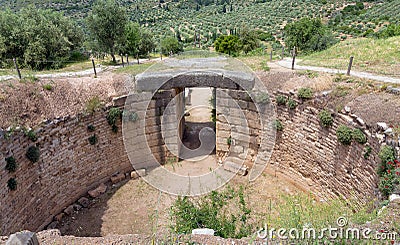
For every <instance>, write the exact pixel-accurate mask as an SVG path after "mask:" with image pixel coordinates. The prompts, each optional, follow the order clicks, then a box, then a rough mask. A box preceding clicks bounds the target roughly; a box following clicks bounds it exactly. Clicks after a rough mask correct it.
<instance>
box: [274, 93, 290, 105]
mask: <svg viewBox="0 0 400 245" xmlns="http://www.w3.org/2000/svg"><path fill="white" fill-rule="evenodd" d="M286 102H287V98H286V96H283V95H278V96H276V103H277V104H278V105H286Z"/></svg>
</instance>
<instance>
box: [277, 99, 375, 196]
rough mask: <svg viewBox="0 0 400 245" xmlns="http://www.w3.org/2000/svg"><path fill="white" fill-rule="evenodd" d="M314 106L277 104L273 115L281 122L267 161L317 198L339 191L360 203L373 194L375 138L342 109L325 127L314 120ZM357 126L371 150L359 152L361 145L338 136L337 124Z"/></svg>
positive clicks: (317, 111)
mask: <svg viewBox="0 0 400 245" xmlns="http://www.w3.org/2000/svg"><path fill="white" fill-rule="evenodd" d="M318 113H319V110H318V109H316V108H314V107H312V106H307V105H301V106H299V107H298V108H297V109H296V110H289V109H288V108H286V107H278V118H279V119H280V121H282V122H283V124H284V130H283V132H280V133H278V136H277V143H276V145H275V150H274V153H273V156H272V158H271V162H270V163H271V167H273V168H275V169H276V170H278V171H280V172H282V173H285V174H286V175H288V176H290V177H291V178H292V179H293V181H295V182H297V183H299V184H300V185H304V186H305V187H306V188H307V189H311V190H312V192H313V193H314V194H317V195H318V196H319V197H320V198H321V199H325V200H326V199H327V198H332V197H342V198H345V199H354V201H356V202H359V203H366V202H368V201H371V200H372V199H374V198H376V197H377V196H379V191H378V189H377V183H378V177H377V175H376V167H377V163H378V162H379V158H378V156H377V152H379V148H380V144H379V140H378V139H377V138H375V137H371V133H369V132H368V130H367V129H366V127H365V125H364V127H361V126H360V125H358V124H357V123H356V122H355V121H353V120H352V119H351V118H349V117H347V116H346V115H342V114H338V115H337V116H336V117H335V120H334V124H333V126H332V127H330V128H324V127H322V126H321V125H320V122H319V118H318ZM341 124H344V125H349V126H352V127H354V128H356V127H358V128H361V129H362V130H363V131H364V132H365V133H366V135H367V138H368V144H369V145H370V146H371V147H372V149H373V151H372V154H371V155H370V156H369V157H368V159H365V158H364V153H365V151H364V148H365V146H364V145H361V144H359V143H357V142H353V143H352V144H351V145H350V146H344V145H342V144H341V143H339V142H338V140H337V136H336V129H337V127H338V126H339V125H341Z"/></svg>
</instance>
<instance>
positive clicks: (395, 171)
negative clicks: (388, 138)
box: [377, 146, 400, 198]
mask: <svg viewBox="0 0 400 245" xmlns="http://www.w3.org/2000/svg"><path fill="white" fill-rule="evenodd" d="M378 156H379V158H380V159H381V163H380V164H379V166H378V169H377V173H378V175H379V177H380V180H379V190H380V191H381V193H382V194H383V196H384V197H386V198H387V197H388V196H390V194H392V193H393V191H394V190H395V189H396V188H398V187H399V186H400V161H398V160H397V159H396V154H395V151H394V149H393V148H392V147H390V146H383V147H382V148H381V150H380V151H379V154H378Z"/></svg>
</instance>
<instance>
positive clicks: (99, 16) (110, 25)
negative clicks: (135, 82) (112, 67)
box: [86, 0, 128, 62]
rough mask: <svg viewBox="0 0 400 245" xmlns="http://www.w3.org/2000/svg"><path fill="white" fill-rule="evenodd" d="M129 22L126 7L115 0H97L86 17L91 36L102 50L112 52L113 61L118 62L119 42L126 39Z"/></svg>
mask: <svg viewBox="0 0 400 245" xmlns="http://www.w3.org/2000/svg"><path fill="white" fill-rule="evenodd" d="M127 22H128V17H127V14H126V10H125V8H123V7H121V6H119V4H118V3H117V2H116V1H113V0H97V1H96V3H95V4H94V5H93V9H92V12H91V13H90V14H89V16H88V17H87V18H86V23H87V27H88V29H89V32H90V35H91V38H92V39H94V40H95V41H96V42H97V43H98V47H99V48H100V51H104V52H108V53H110V55H111V57H112V60H113V62H116V59H115V53H116V51H117V46H118V44H120V43H122V42H124V41H125V40H124V39H125V38H124V37H125V35H124V33H125V27H126V25H127Z"/></svg>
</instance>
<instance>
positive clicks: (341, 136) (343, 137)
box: [336, 125, 353, 145]
mask: <svg viewBox="0 0 400 245" xmlns="http://www.w3.org/2000/svg"><path fill="white" fill-rule="evenodd" d="M336 136H337V138H338V141H339V142H340V143H342V144H343V145H350V144H351V141H352V140H353V131H352V130H351V129H350V128H349V127H347V126H345V125H340V126H339V127H338V128H337V130H336Z"/></svg>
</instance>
